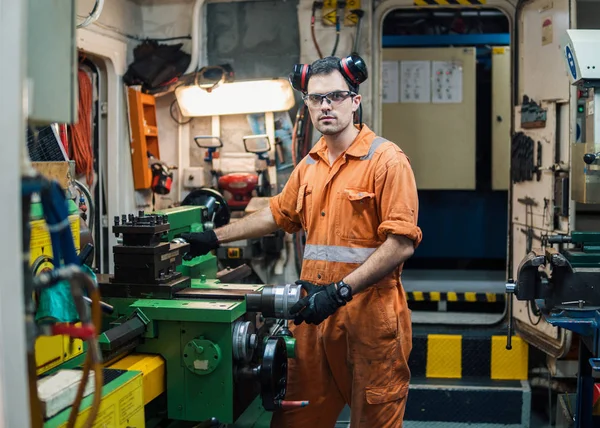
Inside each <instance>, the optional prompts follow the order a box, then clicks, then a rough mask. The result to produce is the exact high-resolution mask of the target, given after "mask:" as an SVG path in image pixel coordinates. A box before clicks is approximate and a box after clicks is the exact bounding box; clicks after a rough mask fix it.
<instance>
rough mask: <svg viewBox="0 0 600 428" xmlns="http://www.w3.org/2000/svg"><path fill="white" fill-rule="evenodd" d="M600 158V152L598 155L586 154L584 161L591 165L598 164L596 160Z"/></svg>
mask: <svg viewBox="0 0 600 428" xmlns="http://www.w3.org/2000/svg"><path fill="white" fill-rule="evenodd" d="M598 158H600V152H598V153H586V154H585V155H583V161H584V162H585V163H586V164H588V165H591V164H593V163H594V162H596V160H597V159H598Z"/></svg>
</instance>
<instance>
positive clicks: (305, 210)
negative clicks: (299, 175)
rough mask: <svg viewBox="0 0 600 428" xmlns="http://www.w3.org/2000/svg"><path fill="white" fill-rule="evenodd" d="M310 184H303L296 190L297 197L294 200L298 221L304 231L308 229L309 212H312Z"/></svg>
mask: <svg viewBox="0 0 600 428" xmlns="http://www.w3.org/2000/svg"><path fill="white" fill-rule="evenodd" d="M312 190H313V189H312V186H309V185H308V184H303V185H301V186H300V189H299V190H298V199H297V200H296V212H297V213H298V216H299V217H300V223H302V227H303V228H304V231H305V232H306V231H307V229H308V222H309V219H310V214H311V212H312Z"/></svg>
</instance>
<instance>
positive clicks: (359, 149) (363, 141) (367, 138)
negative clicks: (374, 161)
mask: <svg viewBox="0 0 600 428" xmlns="http://www.w3.org/2000/svg"><path fill="white" fill-rule="evenodd" d="M354 126H356V128H358V127H359V126H358V125H354ZM373 138H375V133H374V132H373V131H371V129H370V128H369V127H368V126H367V125H365V124H363V127H362V129H361V130H360V132H359V134H358V135H357V136H356V138H355V139H354V141H353V142H352V144H351V145H350V147H348V148H347V149H346V152H345V153H346V155H349V156H352V157H357V158H359V157H362V156H365V155H367V154H368V153H369V149H370V148H371V142H372V141H373ZM326 150H327V143H325V137H321V138H319V141H317V144H315V146H314V147H313V148H312V149H311V151H310V152H309V153H308V154H309V155H310V157H311V158H313V159H314V160H319V157H321V156H323V158H324V159H325V151H326Z"/></svg>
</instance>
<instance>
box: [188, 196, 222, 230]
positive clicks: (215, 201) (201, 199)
mask: <svg viewBox="0 0 600 428" xmlns="http://www.w3.org/2000/svg"><path fill="white" fill-rule="evenodd" d="M181 205H187V206H204V207H206V208H207V209H208V220H209V221H213V222H214V223H215V227H221V226H225V225H226V224H227V223H229V220H230V219H231V210H230V209H229V205H227V201H226V200H225V198H224V197H223V195H221V194H220V193H219V192H217V191H216V190H214V189H210V188H208V187H203V188H201V189H196V190H193V191H192V192H190V194H189V195H187V196H186V197H185V199H184V200H183V202H181ZM213 216H214V219H213Z"/></svg>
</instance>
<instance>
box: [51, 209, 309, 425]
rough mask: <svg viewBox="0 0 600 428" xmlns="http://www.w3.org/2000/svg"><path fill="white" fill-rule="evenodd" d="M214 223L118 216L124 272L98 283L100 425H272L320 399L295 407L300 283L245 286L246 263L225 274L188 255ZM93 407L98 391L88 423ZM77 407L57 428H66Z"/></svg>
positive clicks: (118, 269)
mask: <svg viewBox="0 0 600 428" xmlns="http://www.w3.org/2000/svg"><path fill="white" fill-rule="evenodd" d="M212 217H213V218H214V216H212ZM210 218H211V212H210V210H209V208H207V207H206V206H182V207H177V208H173V209H169V210H164V211H160V212H154V213H152V214H145V213H143V212H140V213H138V215H137V216H136V215H133V214H129V215H123V216H122V217H121V218H115V219H114V225H113V232H114V233H115V234H117V235H118V237H119V238H120V239H121V241H120V242H121V243H120V244H119V245H116V246H115V247H114V248H113V254H114V275H98V277H97V281H98V285H99V288H100V292H101V296H102V301H103V311H104V315H103V334H102V336H101V337H100V349H101V351H102V356H103V361H104V383H105V385H104V388H103V397H102V403H101V406H100V410H99V414H98V417H97V419H96V425H94V426H110V427H115V428H126V427H136V428H140V427H184V426H194V427H204V426H206V427H212V426H214V427H221V426H223V425H226V426H230V427H239V428H241V427H247V428H250V427H267V426H268V424H269V421H270V415H271V413H270V412H272V411H275V410H277V409H280V408H289V407H299V406H305V405H307V404H308V403H307V402H289V401H286V400H285V390H286V382H287V362H288V358H293V357H294V345H295V342H294V339H293V337H292V336H291V333H290V332H289V330H288V329H287V321H286V320H287V319H289V318H290V315H289V308H290V307H291V306H292V305H293V304H294V303H296V302H297V301H298V298H299V293H300V289H299V287H298V286H297V285H282V286H266V285H248V284H240V283H239V281H240V278H239V276H240V275H241V276H243V274H244V269H243V267H241V268H238V269H236V270H232V271H224V272H217V261H216V258H215V257H214V256H213V255H212V254H208V255H206V256H201V257H196V258H193V259H192V260H183V256H184V255H185V254H186V253H187V251H188V250H189V244H188V243H187V242H185V241H184V240H183V239H181V238H179V235H181V234H182V233H186V232H189V231H202V230H203V228H204V224H205V223H206V222H207V221H210ZM240 272H241V274H240ZM236 276H237V277H238V278H235V277H236ZM84 355H85V353H84V354H83V355H81V356H80V357H78V358H75V359H73V360H71V361H69V362H67V363H65V364H63V365H62V366H60V367H58V369H72V368H77V367H78V366H80V365H81V363H82V361H83V357H84ZM54 373H56V371H55V372H54ZM90 376H91V375H90ZM90 405H91V396H88V397H86V398H85V399H84V400H83V402H82V405H81V408H80V413H79V415H80V417H79V419H78V424H77V426H79V424H80V423H82V422H83V421H84V420H85V418H86V416H85V415H86V412H87V411H89V408H90ZM59 407H60V406H59ZM69 411H70V408H69V407H66V408H64V409H59V410H57V413H56V414H54V415H52V417H51V418H50V419H49V420H48V421H47V423H46V426H48V427H62V426H65V423H66V421H67V418H68V414H69ZM47 416H50V415H47ZM98 424H99V425H98ZM103 424H104V425H103Z"/></svg>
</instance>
